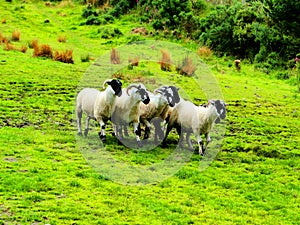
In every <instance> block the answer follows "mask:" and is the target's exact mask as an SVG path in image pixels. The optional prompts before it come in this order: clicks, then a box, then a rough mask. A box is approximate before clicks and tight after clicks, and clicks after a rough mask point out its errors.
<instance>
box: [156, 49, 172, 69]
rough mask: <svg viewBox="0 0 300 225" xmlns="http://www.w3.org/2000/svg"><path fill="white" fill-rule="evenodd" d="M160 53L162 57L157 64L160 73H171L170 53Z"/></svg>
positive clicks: (162, 51) (163, 51) (164, 51)
mask: <svg viewBox="0 0 300 225" xmlns="http://www.w3.org/2000/svg"><path fill="white" fill-rule="evenodd" d="M160 52H161V55H162V56H161V60H160V62H159V64H160V69H161V70H162V71H171V65H172V61H171V57H170V53H169V52H168V51H166V50H160Z"/></svg>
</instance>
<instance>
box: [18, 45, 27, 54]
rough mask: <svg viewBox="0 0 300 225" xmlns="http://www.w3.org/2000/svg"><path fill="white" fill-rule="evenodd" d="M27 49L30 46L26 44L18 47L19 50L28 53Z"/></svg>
mask: <svg viewBox="0 0 300 225" xmlns="http://www.w3.org/2000/svg"><path fill="white" fill-rule="evenodd" d="M27 49H28V47H27V46H26V45H22V46H21V47H20V48H19V49H18V51H20V52H23V53H26V51H27Z"/></svg>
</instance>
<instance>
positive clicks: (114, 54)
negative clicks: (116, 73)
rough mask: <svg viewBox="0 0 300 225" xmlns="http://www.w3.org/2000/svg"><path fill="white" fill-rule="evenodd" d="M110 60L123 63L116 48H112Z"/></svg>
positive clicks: (113, 62) (114, 62)
mask: <svg viewBox="0 0 300 225" xmlns="http://www.w3.org/2000/svg"><path fill="white" fill-rule="evenodd" d="M110 62H111V63H112V64H121V59H120V54H119V52H118V51H117V50H116V49H115V48H113V49H112V50H111V53H110Z"/></svg>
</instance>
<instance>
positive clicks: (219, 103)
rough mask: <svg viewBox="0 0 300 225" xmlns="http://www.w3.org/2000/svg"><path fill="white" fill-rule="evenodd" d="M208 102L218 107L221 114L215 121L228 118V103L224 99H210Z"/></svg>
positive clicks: (218, 121)
mask: <svg viewBox="0 0 300 225" xmlns="http://www.w3.org/2000/svg"><path fill="white" fill-rule="evenodd" d="M208 104H209V105H210V104H213V105H214V106H215V107H216V110H217V112H218V114H219V116H218V118H217V119H216V121H215V123H220V122H221V119H222V120H223V119H225V118H226V104H225V102H224V101H222V100H209V102H208Z"/></svg>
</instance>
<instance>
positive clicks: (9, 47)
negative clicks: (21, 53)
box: [4, 42, 17, 51]
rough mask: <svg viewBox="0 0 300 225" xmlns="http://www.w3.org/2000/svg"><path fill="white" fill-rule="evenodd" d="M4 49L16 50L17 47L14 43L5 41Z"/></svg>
mask: <svg viewBox="0 0 300 225" xmlns="http://www.w3.org/2000/svg"><path fill="white" fill-rule="evenodd" d="M4 50H5V51H11V50H17V48H16V47H15V46H14V45H12V44H10V43H9V42H6V43H5V46H4Z"/></svg>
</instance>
